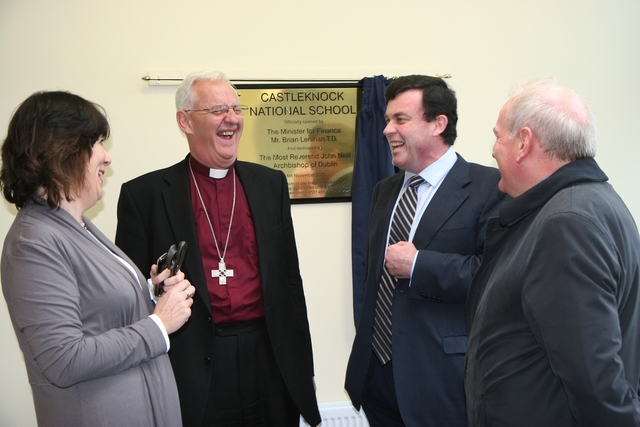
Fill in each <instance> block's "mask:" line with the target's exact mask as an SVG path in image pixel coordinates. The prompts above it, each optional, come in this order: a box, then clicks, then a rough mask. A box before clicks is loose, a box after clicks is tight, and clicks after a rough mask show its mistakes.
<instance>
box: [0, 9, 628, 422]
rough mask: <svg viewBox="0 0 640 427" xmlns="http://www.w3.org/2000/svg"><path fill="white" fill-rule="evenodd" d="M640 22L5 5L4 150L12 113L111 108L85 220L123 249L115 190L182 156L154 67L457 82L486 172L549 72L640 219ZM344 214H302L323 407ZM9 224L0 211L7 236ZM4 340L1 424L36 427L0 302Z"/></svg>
mask: <svg viewBox="0 0 640 427" xmlns="http://www.w3.org/2000/svg"><path fill="white" fill-rule="evenodd" d="M638 22H640V2H638V0H611V1H607V2H604V1H596V0H529V1H514V0H484V1H482V0H480V1H471V0H451V1H447V2H443V1H435V0H413V1H404V0H397V1H395V2H389V1H385V2H382V1H380V0H351V1H343V0H324V1H309V0H295V1H294V0H280V1H278V2H266V1H262V0H259V1H258V0H245V1H235V2H221V1H214V0H191V1H188V2H177V1H170V0H154V1H149V0H138V1H129V0H126V1H125V0H111V1H108V2H94V1H87V0H56V1H44V0H41V1H38V0H0V58H1V59H0V94H2V95H1V96H2V97H1V98H0V138H2V139H4V135H5V134H6V133H5V132H6V128H7V124H8V121H9V117H10V115H11V112H12V111H13V109H14V108H15V107H16V106H17V105H18V104H19V103H20V102H21V101H23V100H24V99H25V98H26V97H27V96H28V95H30V94H31V93H33V92H34V91H36V90H43V89H46V90H52V89H64V90H70V91H72V92H75V93H77V94H79V95H81V96H83V97H85V98H88V99H90V100H92V101H95V102H98V103H100V104H101V105H103V106H104V107H105V108H106V110H107V112H108V114H109V117H110V122H111V126H112V137H111V139H110V141H109V143H108V144H107V148H108V149H109V152H110V154H111V156H112V159H113V164H112V167H111V168H110V171H109V172H108V173H107V178H106V186H105V196H104V198H103V200H102V201H101V202H100V203H99V204H98V205H97V206H96V207H95V208H94V209H92V211H91V213H90V216H91V217H92V218H94V221H95V222H96V224H97V225H98V226H99V227H100V228H101V229H102V230H103V231H104V232H105V233H106V234H107V235H109V236H112V237H113V235H114V233H115V227H116V202H117V198H118V192H119V188H120V184H121V183H122V182H124V181H126V180H128V179H131V178H133V177H135V176H138V175H140V174H142V173H144V172H147V171H149V170H152V169H157V168H160V167H163V166H167V165H170V164H172V163H174V162H176V161H177V160H179V159H181V158H182V157H183V156H184V155H185V154H186V152H187V146H186V141H185V139H184V138H183V137H182V136H181V135H180V133H179V131H178V128H177V126H176V124H175V120H174V107H173V95H174V92H175V87H171V86H164V87H149V86H148V85H147V84H146V83H145V82H143V81H142V80H141V77H142V76H144V75H146V73H147V72H148V71H149V70H199V69H203V68H216V69H220V70H223V71H227V73H228V75H229V77H231V78H232V79H233V78H242V77H250V78H274V77H287V78H291V77H293V78H305V77H306V78H313V77H317V78H354V79H359V78H361V77H365V76H373V75H377V74H384V75H386V76H388V77H392V76H395V75H400V74H406V73H428V74H444V73H450V74H451V75H452V76H453V78H451V79H450V80H449V83H450V84H451V86H452V87H453V88H454V89H455V90H456V91H457V94H458V99H459V115H460V122H459V138H458V141H457V142H456V144H455V147H456V148H457V150H458V151H459V152H460V153H461V154H462V155H463V156H465V157H466V158H467V160H471V161H475V162H478V163H483V164H490V165H495V163H494V162H493V159H492V158H491V154H490V152H491V146H492V144H493V135H492V132H491V129H492V127H493V125H494V123H495V119H496V117H497V114H498V110H499V109H500V107H501V105H502V103H503V102H504V100H505V99H506V93H507V90H508V88H509V87H510V86H511V84H512V83H513V82H514V81H516V80H517V79H520V78H531V77H539V76H545V75H553V76H555V77H556V78H558V79H559V80H560V81H561V82H562V83H564V84H566V85H568V86H570V87H572V88H574V89H576V90H578V91H579V92H581V93H582V94H584V95H585V96H586V98H587V99H588V100H589V101H590V103H591V104H592V106H593V108H594V110H595V113H596V116H597V118H598V121H599V142H600V147H599V150H598V156H597V160H598V162H599V163H600V165H601V166H602V167H603V169H604V170H605V172H607V174H608V175H609V177H610V182H611V183H612V184H613V185H614V186H615V187H616V189H617V190H618V192H619V193H620V194H621V195H622V197H623V198H624V200H625V201H626V202H627V204H628V206H629V208H630V209H631V212H632V214H633V215H634V217H635V218H636V220H638V219H640V199H639V198H638V190H637V184H638V181H639V178H640V171H639V168H638V166H637V162H638V160H637V159H638V158H640V148H639V147H640V144H639V143H638V138H637V136H636V134H635V131H636V129H635V126H636V125H637V124H638V119H639V118H640V78H639V77H638V76H640V25H638ZM3 202H4V200H3ZM350 209H351V206H350V204H349V203H336V204H311V205H296V206H294V208H293V215H294V221H295V226H296V235H297V239H298V245H299V254H300V258H301V269H302V275H303V278H304V279H305V289H306V295H307V301H308V306H309V317H310V323H311V329H312V331H311V332H312V335H313V339H314V350H315V363H316V374H317V377H316V382H317V386H318V397H319V400H320V402H331V401H344V400H347V396H346V394H345V393H344V391H343V388H342V385H343V379H344V371H345V366H346V361H347V358H348V355H349V351H350V345H351V340H352V339H353V323H352V314H351V303H352V302H351V282H350V277H351V271H350V262H349V258H350V215H351V210H350ZM14 215H15V209H14V207H13V206H12V205H9V204H8V203H6V202H4V203H0V237H3V236H4V235H5V234H6V232H7V230H8V228H9V225H10V223H11V221H12V220H13V217H14ZM0 340H1V341H2V343H3V344H2V348H3V351H2V352H0V362H1V363H0V378H1V379H2V381H0V426H10V427H14V426H18V427H22V426H25V427H32V426H35V415H34V412H33V404H32V401H31V392H30V388H29V386H28V383H27V378H26V374H25V369H24V365H23V360H22V355H21V353H20V350H19V349H18V346H17V341H16V339H15V336H14V334H13V330H12V329H11V325H10V321H9V318H8V315H7V311H6V306H5V304H4V303H0Z"/></svg>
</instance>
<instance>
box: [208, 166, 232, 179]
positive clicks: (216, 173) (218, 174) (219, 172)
mask: <svg viewBox="0 0 640 427" xmlns="http://www.w3.org/2000/svg"><path fill="white" fill-rule="evenodd" d="M227 172H229V169H214V168H211V169H209V177H210V178H215V179H222V178H224V177H225V176H227Z"/></svg>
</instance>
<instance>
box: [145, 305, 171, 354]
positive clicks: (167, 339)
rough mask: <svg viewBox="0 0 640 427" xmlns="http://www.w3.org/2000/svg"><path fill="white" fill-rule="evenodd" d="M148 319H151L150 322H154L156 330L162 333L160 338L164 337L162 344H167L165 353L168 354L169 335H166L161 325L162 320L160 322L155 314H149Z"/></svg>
mask: <svg viewBox="0 0 640 427" xmlns="http://www.w3.org/2000/svg"><path fill="white" fill-rule="evenodd" d="M149 317H150V318H151V320H153V321H154V322H155V324H156V325H158V328H160V331H162V336H163V337H164V342H165V343H166V344H167V352H168V351H169V348H170V344H169V334H167V330H166V329H165V327H164V325H163V324H162V320H160V318H159V317H158V315H157V314H151V315H149Z"/></svg>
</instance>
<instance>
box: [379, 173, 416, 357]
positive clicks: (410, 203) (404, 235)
mask: <svg viewBox="0 0 640 427" xmlns="http://www.w3.org/2000/svg"><path fill="white" fill-rule="evenodd" d="M423 182H424V179H422V177H421V176H420V175H415V176H413V177H411V179H409V185H408V186H407V189H406V190H405V192H404V194H403V195H402V197H400V200H399V201H398V205H397V206H396V211H395V213H394V215H393V219H392V220H391V228H390V229H389V245H392V244H394V243H398V242H403V241H408V240H409V232H410V231H411V224H412V223H413V217H414V215H415V213H416V205H417V204H418V186H419V185H420V184H422V183H423ZM396 282H397V279H396V278H395V277H393V276H392V275H391V273H389V270H387V266H386V264H385V265H384V266H383V267H382V277H381V278H380V286H379V288H378V299H377V300H376V310H375V315H374V319H373V351H374V353H375V354H376V356H378V359H379V360H380V363H382V364H383V365H384V364H386V363H387V362H388V361H389V360H391V305H392V303H393V293H394V290H395V287H396Z"/></svg>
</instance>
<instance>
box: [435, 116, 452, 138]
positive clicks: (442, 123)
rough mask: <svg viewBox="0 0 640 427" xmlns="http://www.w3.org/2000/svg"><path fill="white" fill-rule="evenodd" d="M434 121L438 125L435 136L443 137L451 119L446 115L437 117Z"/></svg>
mask: <svg viewBox="0 0 640 427" xmlns="http://www.w3.org/2000/svg"><path fill="white" fill-rule="evenodd" d="M433 121H434V122H435V123H436V127H435V128H434V129H433V136H438V135H441V134H442V132H444V130H445V129H446V128H447V124H449V119H448V118H447V116H445V115H444V114H440V115H439V116H436V118H435V119H433Z"/></svg>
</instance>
